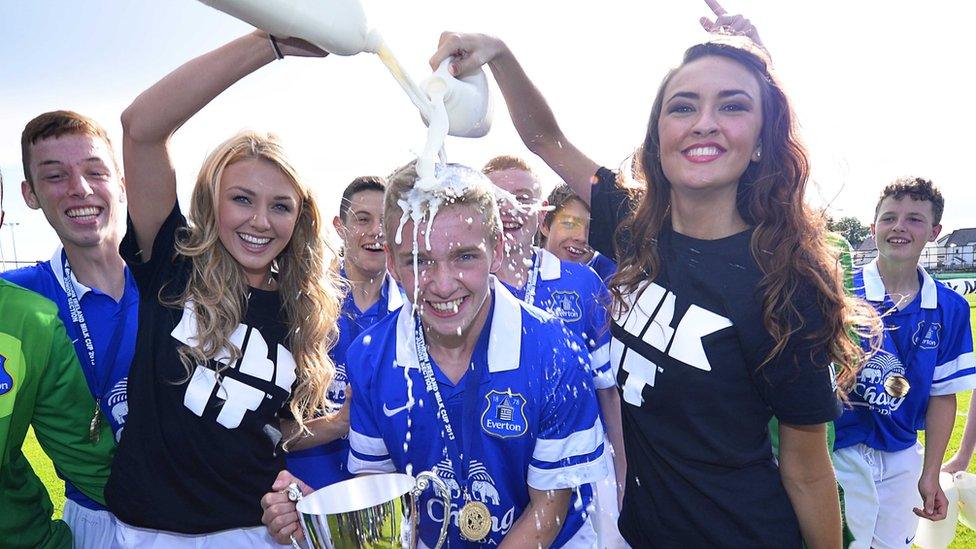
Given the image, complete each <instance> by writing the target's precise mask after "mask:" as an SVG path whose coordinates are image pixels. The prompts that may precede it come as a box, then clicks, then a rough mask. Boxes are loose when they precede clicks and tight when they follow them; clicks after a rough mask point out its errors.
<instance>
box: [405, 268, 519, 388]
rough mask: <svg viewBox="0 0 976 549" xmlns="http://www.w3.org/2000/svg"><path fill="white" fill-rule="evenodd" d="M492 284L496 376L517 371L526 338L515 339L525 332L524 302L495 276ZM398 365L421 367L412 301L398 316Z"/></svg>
mask: <svg viewBox="0 0 976 549" xmlns="http://www.w3.org/2000/svg"><path fill="white" fill-rule="evenodd" d="M490 285H491V288H492V290H493V291H494V296H495V308H494V312H492V316H491V327H490V328H489V329H490V330H491V332H490V333H489V334H488V372H489V373H493V374H494V373H498V372H507V371H510V370H517V369H518V367H519V357H520V356H521V351H522V338H521V337H515V338H513V337H512V334H521V333H522V302H521V301H519V300H518V299H516V298H515V296H514V295H512V293H511V292H509V291H508V289H507V288H506V287H505V285H504V284H502V283H501V282H499V281H498V279H496V278H495V277H494V276H491V279H490ZM496 327H497V331H496ZM396 365H397V366H400V367H402V368H420V362H419V361H418V360H417V343H416V341H414V314H413V306H412V305H411V304H410V303H409V302H406V303H404V304H403V308H401V309H400V312H399V313H398V314H397V323H396Z"/></svg>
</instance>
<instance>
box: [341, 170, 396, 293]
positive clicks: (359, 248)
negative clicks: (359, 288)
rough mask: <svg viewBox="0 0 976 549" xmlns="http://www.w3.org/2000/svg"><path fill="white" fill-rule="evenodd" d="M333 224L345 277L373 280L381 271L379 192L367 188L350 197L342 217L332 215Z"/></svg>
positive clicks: (381, 242)
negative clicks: (339, 244)
mask: <svg viewBox="0 0 976 549" xmlns="http://www.w3.org/2000/svg"><path fill="white" fill-rule="evenodd" d="M333 225H334V226H335V228H336V231H337V232H338V233H339V236H340V237H342V248H343V259H344V262H345V268H346V274H347V275H348V276H352V277H357V279H359V278H362V279H373V278H375V277H377V276H380V275H382V274H383V273H384V272H385V270H386V255H385V254H384V251H383V245H384V244H385V243H386V241H385V240H384V238H383V193H382V192H380V191H377V190H371V189H370V190H364V191H359V192H358V193H356V194H354V195H352V196H350V197H349V210H348V211H346V212H345V219H340V218H338V217H336V218H335V220H333Z"/></svg>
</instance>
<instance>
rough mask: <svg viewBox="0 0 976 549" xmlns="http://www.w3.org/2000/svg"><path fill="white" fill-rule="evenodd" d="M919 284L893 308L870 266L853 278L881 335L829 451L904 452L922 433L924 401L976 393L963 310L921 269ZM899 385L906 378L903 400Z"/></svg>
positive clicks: (969, 335)
mask: <svg viewBox="0 0 976 549" xmlns="http://www.w3.org/2000/svg"><path fill="white" fill-rule="evenodd" d="M918 277H919V282H920V284H921V290H920V291H919V293H918V296H916V298H915V299H914V300H913V301H912V302H911V303H909V304H907V305H904V306H902V307H900V308H895V304H894V303H892V301H891V299H890V298H889V297H888V296H887V295H886V292H885V288H884V282H883V281H882V280H881V275H880V273H879V272H878V265H877V260H874V261H872V262H871V263H869V264H868V265H866V266H865V267H864V269H863V270H862V271H860V272H857V273H855V275H854V289H855V291H856V292H857V295H858V296H859V297H863V298H865V299H867V300H868V301H870V302H871V304H873V305H874V306H875V308H877V310H878V312H879V313H880V314H882V315H883V316H882V319H883V320H884V323H885V330H884V338H883V344H882V348H881V349H880V350H879V351H878V352H877V353H875V354H874V356H872V357H871V358H870V360H868V362H867V364H865V365H864V368H862V369H861V371H860V373H859V374H858V378H857V383H856V385H855V387H854V390H853V391H852V392H851V394H850V401H851V405H852V408H853V409H848V410H845V411H844V414H843V415H842V416H841V417H840V419H838V420H837V422H836V424H835V426H836V431H837V441H836V443H835V445H834V447H835V448H836V449H840V448H845V447H847V446H852V445H854V444H859V443H863V444H866V445H867V446H870V447H871V448H875V449H878V450H884V451H888V452H896V451H898V450H904V449H905V448H909V447H911V446H912V445H914V444H915V441H916V439H917V431H918V430H920V429H925V410H926V408H927V406H928V400H929V396H938V395H949V394H953V393H958V392H960V391H965V390H969V389H972V388H973V387H976V360H974V358H973V336H972V331H971V329H970V323H969V304H968V303H967V302H966V300H965V298H963V297H961V296H960V295H958V294H956V293H955V292H953V291H952V290H951V289H949V288H948V287H947V286H945V285H943V284H942V283H941V282H937V281H935V280H933V279H932V277H931V276H929V274H928V273H927V272H925V270H924V269H922V268H921V267H919V269H918ZM899 378H905V379H907V381H908V391H907V393H905V391H904V388H903V387H900V386H903V385H904V383H903V382H902V380H901V379H899Z"/></svg>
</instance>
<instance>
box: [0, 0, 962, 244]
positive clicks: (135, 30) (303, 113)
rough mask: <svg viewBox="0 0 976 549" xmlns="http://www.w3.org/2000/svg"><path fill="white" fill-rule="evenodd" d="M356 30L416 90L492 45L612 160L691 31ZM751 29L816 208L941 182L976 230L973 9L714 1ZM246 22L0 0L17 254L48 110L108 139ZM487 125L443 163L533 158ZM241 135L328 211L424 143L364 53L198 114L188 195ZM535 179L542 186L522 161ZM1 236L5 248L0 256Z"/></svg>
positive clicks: (503, 10) (460, 22) (4, 128)
mask: <svg viewBox="0 0 976 549" xmlns="http://www.w3.org/2000/svg"><path fill="white" fill-rule="evenodd" d="M363 4H364V7H365V9H366V12H367V14H368V15H369V17H370V22H371V23H372V25H373V26H374V27H376V28H378V29H379V30H380V31H381V32H382V33H383V34H384V36H386V38H387V41H388V42H389V43H390V44H391V45H392V46H393V48H394V51H395V52H396V53H397V55H398V56H399V57H400V60H401V61H402V62H403V64H404V65H405V66H406V67H407V69H408V71H409V72H410V73H411V74H412V75H413V77H414V78H415V79H417V80H420V79H422V78H423V77H424V76H426V74H428V73H429V68H428V67H427V65H426V60H427V58H428V57H429V56H430V54H431V53H432V52H433V50H434V48H435V46H436V42H437V37H438V35H439V33H440V31H442V30H445V29H450V30H466V31H480V32H489V33H492V34H496V35H499V36H501V37H503V38H504V39H505V40H506V41H507V42H508V43H509V45H510V46H511V47H512V49H513V50H514V51H515V52H516V54H517V55H518V56H519V58H520V59H521V60H522V63H523V65H524V66H525V68H526V70H527V72H528V73H529V74H530V76H532V77H533V79H534V81H535V83H536V84H537V86H538V87H539V88H540V89H541V90H542V91H543V93H544V94H545V95H546V96H547V98H548V99H549V101H550V103H551V105H552V107H553V110H554V111H555V112H556V115H557V117H558V118H559V120H560V122H561V124H562V126H563V128H564V130H565V132H566V133H567V135H568V137H569V138H570V139H571V140H573V141H574V142H575V143H576V144H577V145H578V146H579V147H580V148H581V149H582V150H584V151H586V152H587V153H588V154H589V155H590V156H591V157H593V158H594V159H595V160H597V161H598V162H601V163H604V164H607V165H609V166H611V167H615V166H617V165H618V164H619V163H620V162H621V161H622V160H623V159H624V158H625V157H626V156H627V155H628V154H629V152H630V151H631V150H633V148H634V147H635V146H636V145H637V144H638V143H639V142H640V140H641V138H642V135H643V131H644V128H645V126H646V123H647V115H648V112H649V110H650V102H651V100H652V99H653V95H654V93H655V91H656V88H657V84H658V82H659V81H660V79H661V77H662V76H663V75H664V73H665V72H666V70H667V69H668V68H669V67H670V66H672V65H673V64H675V63H676V62H677V61H678V59H679V57H680V54H681V52H682V51H683V49H684V48H685V47H687V46H688V45H690V44H692V43H694V42H695V41H698V40H701V39H703V38H704V33H703V31H702V30H701V28H700V27H699V25H698V22H697V20H698V17H699V16H702V15H708V10H707V8H706V6H705V4H704V2H701V1H700V0H674V1H667V2H666V1H660V0H653V1H651V0H642V1H635V0H601V1H600V2H577V1H572V0H564V1H559V2H557V1H554V0H531V1H526V0H494V1H491V2H489V1H488V0H478V1H473V0H363ZM724 4H725V7H726V9H728V10H729V11H730V12H742V13H745V14H746V15H747V16H749V17H750V18H751V19H752V21H753V22H754V23H756V25H757V26H758V27H759V29H760V32H761V34H762V36H763V38H764V40H765V42H766V45H767V46H768V47H769V49H770V50H771V51H772V54H773V57H774V61H775V62H776V65H777V68H778V69H779V71H780V73H781V75H782V77H783V79H784V81H785V83H786V86H787V90H788V92H789V93H790V95H791V98H792V99H793V102H794V105H795V107H796V110H797V112H798V114H799V117H800V121H801V123H802V124H803V135H804V137H805V140H806V142H807V143H808V145H809V147H810V150H811V153H812V157H813V160H814V178H815V181H816V183H817V187H816V188H815V189H813V190H812V191H811V193H810V195H809V200H810V202H811V203H812V204H814V205H818V206H822V205H825V204H829V206H830V207H831V209H832V211H833V212H834V213H835V215H854V216H856V217H859V218H861V219H862V220H868V219H869V218H870V215H871V214H872V210H873V204H874V200H875V197H876V196H877V193H878V191H879V190H880V189H881V188H882V187H883V185H884V184H886V183H887V182H889V181H890V180H891V179H893V178H894V177H897V176H899V175H905V174H919V175H925V176H927V177H930V178H932V179H934V180H935V181H936V183H937V184H939V185H940V186H941V187H942V190H943V192H944V194H945V195H946V198H947V207H946V214H945V224H946V226H947V228H948V229H951V228H957V227H961V226H976V213H974V212H976V207H974V204H976V185H974V184H973V169H972V168H971V166H970V164H971V158H972V157H973V153H972V152H971V141H972V136H971V135H970V134H971V132H972V129H973V128H974V127H976V109H974V108H973V107H972V104H971V103H972V101H971V99H970V96H971V95H972V93H971V91H972V87H971V85H970V83H969V77H968V73H969V72H970V69H969V65H971V63H972V59H970V57H971V53H972V52H973V51H974V47H973V45H972V39H971V38H970V35H971V29H970V23H971V21H973V20H976V3H970V2H966V3H961V2H931V3H925V4H924V7H923V4H922V3H919V2H912V1H908V0H894V1H890V2H880V1H874V0H870V1H867V0H862V1H856V2H850V1H841V0H824V1H821V2H815V3H814V2H807V3H801V2H796V1H789V2H783V1H780V2H772V1H769V0H765V1H763V0H737V1H733V0H725V2H724ZM248 30H249V27H248V26H247V25H245V24H243V23H241V22H239V21H236V20H234V19H232V18H231V17H229V16H227V15H225V14H222V13H220V12H217V11H215V10H213V9H211V8H209V7H207V6H205V5H203V4H201V3H199V2H197V1H195V0H162V1H160V0H155V1H150V0H85V1H74V0H30V1H22V0H0V36H3V39H4V47H2V48H0V170H2V171H3V174H4V180H5V183H4V185H5V194H6V200H5V208H6V209H7V210H8V215H7V218H8V219H7V220H8V221H10V222H15V223H19V225H18V226H17V227H15V228H13V231H14V232H15V234H16V236H17V242H18V250H17V252H18V254H17V255H18V257H19V259H21V260H24V259H38V258H46V257H48V256H49V255H50V253H51V250H52V249H53V246H54V245H55V244H56V240H55V238H54V235H53V233H52V232H50V230H49V229H48V228H47V226H46V223H45V222H44V219H43V216H41V215H40V214H39V213H37V212H32V211H29V210H27V209H26V208H25V207H24V206H23V202H22V200H21V199H20V197H19V192H18V191H19V189H18V187H19V182H20V180H21V179H22V173H21V171H22V170H21V167H20V150H19V137H20V131H21V129H22V128H23V125H24V124H25V123H26V122H27V121H28V120H29V119H30V118H32V117H33V116H35V115H37V114H39V113H41V112H44V111H46V110H51V109H56V108H70V109H74V110H78V111H79V112H83V113H86V114H88V115H90V116H93V117H95V118H96V119H98V120H99V121H101V122H102V123H103V124H104V125H105V126H106V127H107V128H108V129H109V132H110V134H112V135H113V137H114V138H115V139H116V140H118V139H119V133H120V131H121V129H120V127H119V123H118V117H119V114H120V113H121V112H122V110H123V109H124V108H125V107H126V106H127V105H128V103H129V102H131V101H132V99H133V98H135V96H136V95H138V94H139V93H140V92H141V91H142V90H143V89H145V88H146V87H148V86H149V85H151V84H152V83H153V82H155V81H156V80H158V79H159V78H161V77H162V76H163V75H165V74H166V73H167V72H168V71H170V70H172V69H173V68H175V67H177V66H178V65H179V64H181V63H182V62H184V61H186V60H188V59H190V58H191V57H193V56H195V55H198V54H200V53H203V52H205V51H207V50H209V49H212V48H214V47H217V46H219V45H221V44H222V43H224V42H226V41H228V40H230V39H232V38H234V37H236V36H238V35H240V34H243V33H245V32H247V31H248ZM494 91H495V95H494V100H495V121H494V126H493V128H492V131H491V133H489V135H488V136H486V137H484V138H482V139H478V140H467V141H462V140H451V141H449V142H448V144H447V147H448V149H447V150H448V153H449V158H450V159H451V160H452V161H457V162H462V163H468V164H471V165H476V166H477V165H480V164H481V163H483V162H484V161H485V160H487V159H488V158H490V157H492V156H494V155H496V154H502V153H514V154H519V155H525V156H530V154H529V153H528V151H526V150H525V148H524V147H523V146H522V144H521V142H520V141H519V139H518V137H517V135H516V134H515V132H514V129H513V128H512V125H511V122H510V121H509V120H508V117H507V111H506V109H505V107H504V104H503V103H502V101H501V97H500V95H499V94H498V93H497V89H495V90H494ZM243 128H254V129H259V130H266V131H274V132H276V133H278V134H279V135H281V136H282V138H283V139H284V140H285V142H286V143H287V144H288V146H289V148H290V150H291V152H292V155H293V157H294V159H295V162H296V164H297V165H298V167H299V169H300V170H301V171H302V173H303V174H304V175H305V177H306V178H308V179H309V180H311V181H313V183H314V184H315V185H316V187H317V188H318V193H319V195H320V198H321V199H322V200H323V202H324V209H325V210H326V211H327V212H329V214H330V215H331V214H332V213H334V211H335V203H336V202H337V200H338V195H339V191H340V189H341V188H342V187H343V186H344V185H345V184H346V183H347V182H348V181H349V180H351V179H352V178H353V177H355V176H357V175H362V174H367V173H372V174H385V173H388V172H390V171H391V170H392V169H393V168H394V167H396V166H398V165H400V164H402V163H404V162H405V161H407V160H409V159H410V158H411V155H412V153H413V152H415V151H419V150H420V149H421V147H422V145H423V138H424V128H423V125H422V124H421V122H420V120H419V117H418V116H417V115H416V112H415V111H414V110H413V109H412V107H411V106H410V104H409V102H408V101H407V99H406V96H405V95H403V93H402V92H401V91H400V89H399V88H398V87H397V85H396V84H395V82H394V81H393V80H392V78H391V77H390V76H389V75H388V74H387V73H386V72H385V69H384V68H383V67H382V65H381V64H380V63H379V61H378V59H376V57H375V56H372V55H369V54H363V55H358V56H355V57H349V58H333V57H330V58H327V59H325V60H285V61H284V62H278V63H275V64H273V65H272V66H270V67H266V68H264V69H262V70H261V71H258V73H256V74H254V75H252V76H250V77H248V78H247V79H245V80H244V81H242V82H241V83H239V84H238V85H236V86H235V87H233V88H232V89H231V90H229V91H228V92H226V93H225V94H224V95H222V96H221V97H219V98H218V99H217V100H215V101H214V102H213V103H212V104H211V105H210V106H208V107H206V108H205V109H204V110H203V111H202V112H201V113H200V114H199V115H198V116H197V117H196V118H194V119H193V120H191V121H190V122H189V123H188V124H187V125H186V126H185V127H184V128H183V129H181V130H180V131H179V132H178V133H177V135H176V136H175V138H174V139H173V142H172V147H173V149H172V150H173V157H174V162H175V164H176V166H177V174H178V176H179V179H180V181H181V188H180V191H181V196H182V197H186V196H188V191H189V187H190V186H191V185H192V180H193V178H194V176H195V173H196V170H197V169H198V168H199V165H200V163H201V161H202V159H203V157H204V156H205V155H206V153H207V151H208V150H210V149H211V148H212V147H213V146H215V145H216V144H217V143H219V142H220V141H222V140H223V139H224V138H226V137H228V136H229V135H231V134H232V133H234V132H236V131H238V130H240V129H243ZM535 165H536V166H537V167H539V168H540V172H541V173H542V174H543V177H544V179H545V183H546V186H547V187H550V186H552V185H553V184H554V183H555V176H554V175H553V174H552V173H551V172H549V171H548V170H546V169H545V168H544V167H543V166H542V164H541V162H537V161H536V162H535ZM10 236H11V230H10V229H7V228H5V229H4V231H2V232H0V251H2V252H3V257H4V258H6V259H8V260H9V259H12V257H11V255H12V249H11V243H10Z"/></svg>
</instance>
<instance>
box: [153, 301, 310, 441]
mask: <svg viewBox="0 0 976 549" xmlns="http://www.w3.org/2000/svg"><path fill="white" fill-rule="evenodd" d="M196 333H197V331H196V317H195V315H194V313H193V310H192V308H191V307H190V305H189V304H188V305H187V306H186V307H185V308H184V310H183V318H182V319H181V320H180V323H179V324H178V325H177V326H176V328H174V329H173V332H172V334H171V335H172V336H173V337H174V338H176V339H177V340H179V341H181V342H183V343H185V344H187V345H192V344H194V343H196V337H195V335H196ZM229 339H230V343H231V344H232V345H234V346H235V347H237V348H238V349H240V350H241V354H242V356H241V358H239V359H238V360H236V361H234V364H233V365H231V363H230V353H229V352H228V350H227V349H223V350H222V351H221V352H220V353H218V354H217V356H216V357H215V359H214V361H215V362H218V363H220V364H223V365H225V366H227V367H229V368H233V369H236V370H237V371H238V372H239V373H241V374H246V375H247V376H250V377H252V378H257V379H261V380H264V381H270V382H273V383H274V384H275V385H277V386H278V387H280V388H282V389H284V390H285V391H287V392H291V386H292V384H293V383H294V382H295V359H294V358H293V357H292V355H291V353H290V352H288V350H287V349H285V348H284V347H282V346H281V345H278V348H277V354H276V356H277V359H278V365H277V367H275V363H274V362H272V361H271V360H270V359H269V358H268V343H267V341H266V340H265V339H264V336H262V335H261V332H260V331H259V330H256V329H254V328H252V327H250V326H247V325H245V324H239V325H238V326H237V328H236V329H235V330H234V332H233V333H232V334H231V336H230V338H229ZM245 342H246V343H245ZM226 372H227V370H226V369H225V368H221V376H220V377H219V378H218V376H217V372H216V371H214V370H213V369H211V368H208V367H206V366H202V365H197V367H196V369H195V370H194V371H193V376H192V377H191V378H190V381H189V383H187V386H186V393H185V394H184V396H183V405H184V406H186V407H187V408H188V409H189V410H190V411H191V412H193V413H194V414H196V415H197V416H201V417H202V416H203V413H204V411H205V410H206V409H207V406H208V404H209V403H210V399H211V397H217V398H218V399H220V400H222V401H223V402H222V404H221V406H220V412H219V413H218V414H217V423H219V424H221V425H223V426H224V427H226V428H228V429H236V428H238V427H240V425H241V421H243V419H244V416H245V415H246V414H247V412H249V411H254V410H257V409H258V407H260V406H261V403H262V402H264V400H265V399H266V398H271V395H270V394H268V393H266V392H265V391H264V389H261V388H259V387H255V386H252V385H251V384H249V383H247V382H246V381H247V379H246V378H243V377H241V378H239V379H238V378H236V377H231V376H229V375H226Z"/></svg>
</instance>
